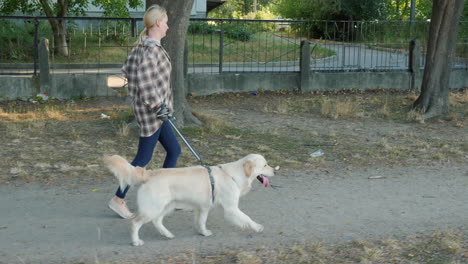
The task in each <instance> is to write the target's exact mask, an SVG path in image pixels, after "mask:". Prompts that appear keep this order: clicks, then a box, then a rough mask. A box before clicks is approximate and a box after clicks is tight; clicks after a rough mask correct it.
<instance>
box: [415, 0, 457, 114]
mask: <svg viewBox="0 0 468 264" xmlns="http://www.w3.org/2000/svg"><path fill="white" fill-rule="evenodd" d="M462 9H463V0H434V2H433V7H432V17H431V25H430V29H429V41H428V47H427V54H426V66H425V67H424V74H423V80H422V85H421V94H420V95H419V97H418V99H417V100H416V101H415V102H414V104H413V109H415V110H417V111H419V112H420V113H421V114H422V118H423V119H430V118H434V117H438V116H442V117H448V115H449V103H448V91H449V80H450V72H451V65H450V58H451V57H452V56H453V51H454V48H455V42H456V39H457V32H458V23H459V20H460V15H461V12H462Z"/></svg>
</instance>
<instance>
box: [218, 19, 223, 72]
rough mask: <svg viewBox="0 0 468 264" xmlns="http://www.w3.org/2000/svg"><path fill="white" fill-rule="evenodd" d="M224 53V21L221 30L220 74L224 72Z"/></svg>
mask: <svg viewBox="0 0 468 264" xmlns="http://www.w3.org/2000/svg"><path fill="white" fill-rule="evenodd" d="M223 53H224V27H223V21H221V26H220V30H219V73H222V72H223Z"/></svg>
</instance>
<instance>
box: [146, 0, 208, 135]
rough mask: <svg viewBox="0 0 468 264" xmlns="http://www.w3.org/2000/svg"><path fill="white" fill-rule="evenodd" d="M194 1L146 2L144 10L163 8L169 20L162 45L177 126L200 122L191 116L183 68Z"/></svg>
mask: <svg viewBox="0 0 468 264" xmlns="http://www.w3.org/2000/svg"><path fill="white" fill-rule="evenodd" d="M193 1H194V0H146V8H148V7H150V6H151V5H153V4H158V5H160V6H162V7H164V8H165V9H166V11H167V15H168V18H169V21H168V25H169V30H168V31H167V36H166V37H165V38H163V40H162V44H163V46H164V48H165V49H166V51H167V52H168V53H169V56H170V57H171V63H172V78H171V81H172V87H173V91H174V108H175V109H174V113H175V116H176V118H177V121H176V122H177V125H178V126H179V127H184V126H187V125H200V124H201V122H200V121H199V120H198V119H197V118H196V117H195V116H193V114H192V110H191V107H190V105H189V104H188V102H187V98H186V96H187V88H188V86H187V70H186V69H185V68H184V64H185V63H187V62H186V61H185V53H186V52H185V51H186V48H187V47H186V44H185V42H186V36H187V29H188V23H189V18H190V12H191V10H192V6H193Z"/></svg>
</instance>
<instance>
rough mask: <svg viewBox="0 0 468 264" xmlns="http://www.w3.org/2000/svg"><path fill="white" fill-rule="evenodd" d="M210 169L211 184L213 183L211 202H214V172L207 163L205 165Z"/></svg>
mask: <svg viewBox="0 0 468 264" xmlns="http://www.w3.org/2000/svg"><path fill="white" fill-rule="evenodd" d="M203 167H205V168H206V169H207V170H208V175H209V176H210V185H211V202H212V203H214V198H215V197H214V187H215V186H214V184H215V182H214V177H213V174H212V173H211V167H210V166H207V165H203Z"/></svg>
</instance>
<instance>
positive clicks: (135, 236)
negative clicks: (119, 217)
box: [132, 215, 150, 246]
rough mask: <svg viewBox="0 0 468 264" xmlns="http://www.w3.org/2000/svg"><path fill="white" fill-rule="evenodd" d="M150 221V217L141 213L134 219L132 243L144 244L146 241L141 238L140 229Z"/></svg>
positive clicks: (135, 244)
mask: <svg viewBox="0 0 468 264" xmlns="http://www.w3.org/2000/svg"><path fill="white" fill-rule="evenodd" d="M149 221H150V220H149V218H147V217H144V216H141V215H139V216H137V217H136V218H135V219H133V220H132V244H133V245H134V246H143V244H144V242H143V240H141V239H140V236H139V235H138V231H139V230H140V228H141V226H143V225H144V224H146V223H148V222H149Z"/></svg>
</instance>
